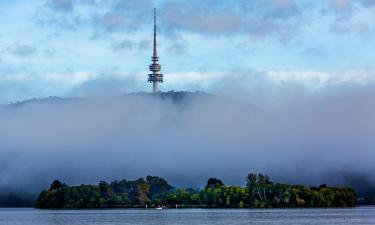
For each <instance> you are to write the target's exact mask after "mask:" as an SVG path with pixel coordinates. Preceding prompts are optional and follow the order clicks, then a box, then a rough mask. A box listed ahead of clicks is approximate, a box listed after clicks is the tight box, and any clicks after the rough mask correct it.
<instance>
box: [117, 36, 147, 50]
mask: <svg viewBox="0 0 375 225" xmlns="http://www.w3.org/2000/svg"><path fill="white" fill-rule="evenodd" d="M149 47H150V41H146V40H141V41H132V40H129V39H123V40H121V41H117V42H114V43H113V44H112V49H113V51H124V50H127V51H132V50H134V49H135V50H139V51H142V50H145V49H148V48H149Z"/></svg>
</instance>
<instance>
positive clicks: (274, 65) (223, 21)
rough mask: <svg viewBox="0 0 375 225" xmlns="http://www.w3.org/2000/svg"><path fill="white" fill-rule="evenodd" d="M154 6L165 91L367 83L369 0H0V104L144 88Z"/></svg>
mask: <svg viewBox="0 0 375 225" xmlns="http://www.w3.org/2000/svg"><path fill="white" fill-rule="evenodd" d="M153 7H157V9H158V14H159V17H158V18H159V19H158V25H159V55H160V59H161V61H160V63H161V64H162V72H163V73H164V74H165V83H164V84H163V85H161V90H163V91H168V90H171V89H174V90H201V91H208V92H214V93H215V92H220V91H222V90H223V89H225V88H223V87H222V84H221V82H224V81H229V82H228V83H232V84H233V85H234V87H236V86H235V85H236V84H241V85H240V86H241V87H238V88H243V89H249V88H254V86H256V85H258V82H254V81H256V80H257V79H267V80H271V81H272V83H275V82H276V83H280V82H282V83H293V84H296V83H297V84H301V85H302V86H303V87H304V88H307V89H316V87H319V88H320V89H321V88H322V87H323V89H324V88H325V87H329V88H331V87H332V85H334V86H341V85H342V84H345V85H347V84H350V85H356V86H358V87H361V86H367V85H368V84H372V83H373V82H374V80H375V73H374V69H375V68H374V65H375V43H374V42H375V41H374V37H375V30H374V29H375V1H374V0H324V1H321V0H316V1H307V0H300V1H296V0H295V1H293V0H254V1H252V0H229V1H228V0H215V1H214V0H192V1H182V0H180V1H179V0H158V1H152V0H105V1H104V0H33V1H29V0H13V1H10V0H1V4H0V27H1V30H2V32H1V33H0V103H8V102H13V101H18V100H23V99H28V98H41V97H48V96H61V97H69V96H90V95H99V96H101V95H118V94H120V93H127V92H134V91H150V89H151V86H150V85H149V84H148V83H147V82H146V80H147V73H148V71H147V69H148V65H149V64H150V62H151V60H150V57H151V53H152V52H151V51H152V46H151V43H152V9H153ZM234 79H235V81H233V80H234ZM234 87H232V89H231V90H233V89H236V88H234ZM262 87H264V88H267V85H265V86H262Z"/></svg>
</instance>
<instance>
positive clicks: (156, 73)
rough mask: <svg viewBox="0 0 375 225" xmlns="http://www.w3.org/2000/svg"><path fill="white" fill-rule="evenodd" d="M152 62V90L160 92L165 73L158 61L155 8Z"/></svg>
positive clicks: (149, 78)
mask: <svg viewBox="0 0 375 225" xmlns="http://www.w3.org/2000/svg"><path fill="white" fill-rule="evenodd" d="M151 59H152V64H151V65H150V71H151V72H152V73H151V74H149V75H148V82H150V83H152V92H153V93H157V92H158V84H159V83H163V74H161V73H160V70H161V66H160V64H159V63H158V61H159V57H158V51H157V43H156V9H154V53H153V55H152V57H151Z"/></svg>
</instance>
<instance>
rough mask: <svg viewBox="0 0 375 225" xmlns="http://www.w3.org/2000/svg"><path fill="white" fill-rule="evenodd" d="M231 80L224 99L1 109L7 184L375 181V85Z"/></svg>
mask: <svg viewBox="0 0 375 225" xmlns="http://www.w3.org/2000/svg"><path fill="white" fill-rule="evenodd" d="M230 76H231V78H232V80H231V81H228V82H223V80H218V81H217V83H218V84H216V87H217V88H216V92H217V93H221V95H222V96H221V97H219V96H212V97H202V96H201V97H199V96H197V97H193V98H187V99H185V100H184V102H182V103H181V104H178V103H177V104H176V103H175V102H173V101H171V100H168V99H164V100H162V99H158V98H155V97H152V96H147V95H129V96H122V97H104V98H97V99H92V98H91V99H82V100H61V101H60V100H58V99H47V100H44V101H32V102H29V103H25V104H19V105H8V106H1V107H0V123H1V124H2V129H1V130H0V140H1V145H0V155H1V157H0V165H2V167H3V169H2V170H1V171H0V186H1V187H6V186H8V187H9V185H10V184H13V185H16V186H17V187H26V186H32V187H35V188H37V189H38V188H40V187H44V186H46V185H48V183H49V182H51V180H53V179H56V178H58V179H61V180H64V181H66V182H68V183H70V184H80V183H94V182H97V181H98V180H112V179H119V178H128V179H131V178H134V177H139V176H145V175H147V174H155V175H159V176H163V177H166V178H167V179H168V180H170V181H171V182H172V183H173V184H174V185H183V186H187V185H201V184H202V183H203V182H204V181H205V180H206V179H207V178H208V177H211V176H217V177H221V178H223V180H224V181H225V182H226V183H229V184H243V182H244V176H245V175H246V173H247V172H249V171H259V172H264V173H268V174H269V175H270V176H271V177H273V178H274V180H276V181H283V182H286V181H289V182H296V183H306V184H319V183H327V184H334V183H340V182H344V181H343V180H344V179H345V177H338V176H337V173H336V172H337V171H351V172H353V173H358V174H362V175H365V176H369V177H374V173H373V171H372V167H373V164H374V159H375V155H374V152H373V148H374V147H375V141H374V139H373V136H374V133H375V130H374V129H375V128H374V127H375V117H374V115H375V107H374V104H371V103H372V102H374V101H375V99H374V96H375V93H374V90H375V88H374V84H368V86H352V87H343V86H332V87H330V88H327V89H329V90H327V92H319V93H311V92H309V91H308V90H306V89H304V88H303V87H301V86H298V85H297V84H292V83H284V84H281V85H275V84H274V83H273V82H272V81H270V80H267V79H266V78H264V76H262V74H252V76H251V77H252V78H251V79H244V76H245V75H243V74H242V75H241V74H237V75H236V73H232V74H231V75H230ZM116 82H118V81H116V80H113V81H111V80H108V82H93V83H90V84H87V85H85V86H86V88H87V89H86V91H88V92H92V91H94V92H95V90H98V92H99V93H100V92H106V91H108V89H121V87H119V86H118V85H116ZM249 82H251V83H252V84H253V87H252V88H250V89H245V88H244V86H246V85H245V83H249ZM134 84H137V81H135V83H134ZM219 84H221V85H222V86H219ZM132 85H133V84H132ZM120 86H121V85H120ZM106 87H107V89H106ZM120 91H124V89H121V90H120ZM233 95H237V97H233ZM19 165H22V167H20V166H19ZM67 165H69V166H67ZM77 171H79V172H77ZM296 171H298V172H296ZM333 174H336V175H335V176H333ZM340 174H342V173H340ZM342 179H343V180H342ZM38 190H39V189H38Z"/></svg>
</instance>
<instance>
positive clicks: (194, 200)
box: [35, 173, 356, 209]
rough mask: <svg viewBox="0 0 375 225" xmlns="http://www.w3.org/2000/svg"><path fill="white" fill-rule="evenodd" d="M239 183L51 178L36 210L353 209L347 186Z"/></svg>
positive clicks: (257, 178) (258, 179)
mask: <svg viewBox="0 0 375 225" xmlns="http://www.w3.org/2000/svg"><path fill="white" fill-rule="evenodd" d="M246 181H247V185H246V186H245V187H240V186H229V185H225V184H224V183H223V182H222V181H221V180H219V179H217V178H210V179H209V180H208V181H207V184H206V186H205V187H204V188H202V189H199V188H175V187H172V186H171V185H170V184H169V183H168V182H167V181H166V180H165V179H163V178H160V177H156V176H147V177H146V179H144V178H139V179H137V180H132V181H127V180H121V181H117V180H116V181H113V182H111V183H107V182H105V181H101V182H100V183H99V184H98V185H83V184H82V185H80V186H72V187H70V186H68V185H67V184H65V183H62V182H60V181H58V180H55V181H54V182H53V183H52V184H51V186H50V188H49V189H48V190H44V191H42V192H41V193H40V195H39V197H38V198H37V200H36V204H35V206H36V208H42V209H84V208H154V207H166V208H288V207H304V208H308V207H354V206H355V205H356V194H355V191H354V190H353V189H351V188H338V187H327V186H326V185H324V184H323V185H320V186H319V187H305V186H302V185H291V184H281V183H273V182H271V181H270V180H269V177H268V176H267V175H263V174H258V175H257V174H254V173H251V174H249V175H248V176H247V179H246Z"/></svg>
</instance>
